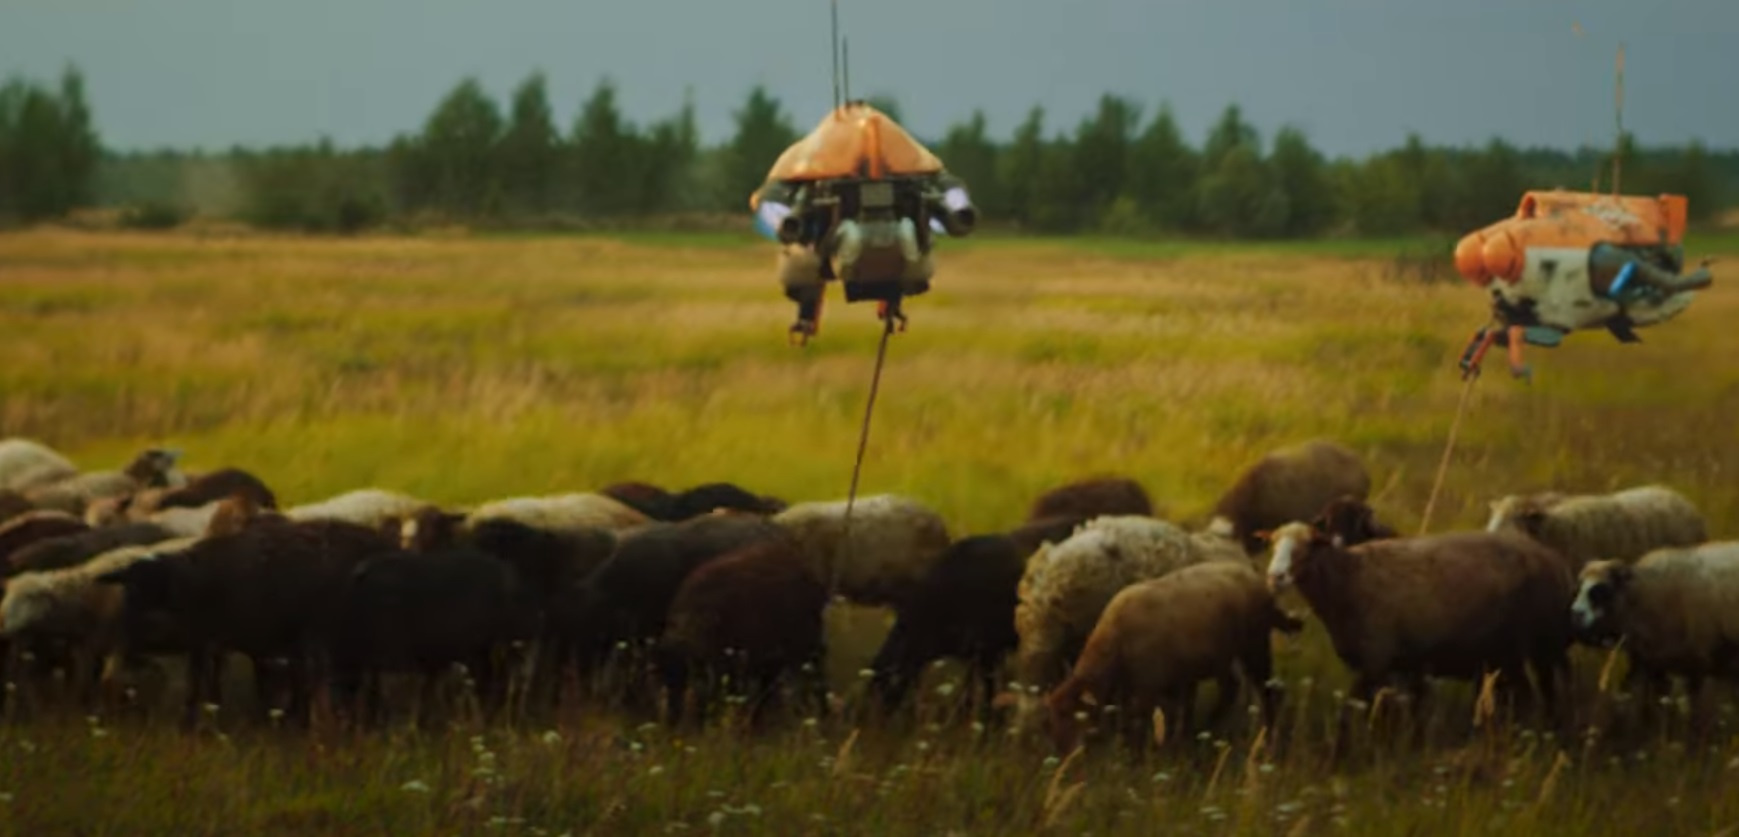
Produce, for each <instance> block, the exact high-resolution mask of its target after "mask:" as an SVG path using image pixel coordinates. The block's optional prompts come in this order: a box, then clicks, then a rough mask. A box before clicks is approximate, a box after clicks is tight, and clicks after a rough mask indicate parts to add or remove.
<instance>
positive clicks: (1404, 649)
mask: <svg viewBox="0 0 1739 837" xmlns="http://www.w3.org/2000/svg"><path fill="white" fill-rule="evenodd" d="M1272 541H1273V545H1274V556H1273V559H1272V561H1271V562H1270V564H1269V567H1268V583H1269V588H1270V589H1271V590H1273V591H1274V592H1275V593H1276V594H1279V593H1280V592H1282V591H1284V590H1286V589H1288V588H1293V587H1295V588H1297V590H1298V592H1299V593H1300V594H1301V595H1302V596H1303V598H1304V600H1305V601H1306V602H1307V603H1308V604H1309V606H1310V609H1311V611H1312V612H1313V613H1315V614H1316V617H1317V618H1318V619H1320V620H1321V621H1322V624H1323V627H1324V628H1325V629H1326V630H1327V631H1328V635H1329V639H1330V640H1331V641H1332V643H1333V645H1334V650H1335V654H1336V655H1337V656H1338V657H1339V658H1340V659H1341V661H1342V662H1343V663H1345V664H1346V666H1347V667H1348V668H1350V669H1352V670H1353V671H1354V673H1355V674H1356V679H1355V682H1354V684H1353V690H1352V692H1353V697H1354V698H1356V699H1358V700H1361V701H1367V702H1368V701H1370V700H1371V697H1372V696H1373V695H1374V694H1375V693H1376V690H1377V689H1378V688H1379V687H1381V686H1383V685H1386V683H1387V682H1388V680H1389V679H1390V677H1391V676H1395V675H1399V676H1402V677H1405V678H1406V679H1407V680H1408V681H1409V685H1410V686H1411V689H1412V692H1413V695H1414V697H1415V699H1416V700H1422V699H1423V698H1424V690H1425V680H1426V678H1427V677H1447V678H1456V679H1463V680H1471V679H1475V678H1478V677H1480V676H1482V675H1484V674H1486V673H1487V672H1488V671H1493V670H1495V671H1497V672H1498V673H1499V675H1500V680H1499V685H1500V686H1503V687H1504V688H1505V690H1506V691H1509V692H1511V693H1514V694H1517V695H1521V696H1525V695H1526V694H1528V671H1527V670H1528V668H1529V667H1531V668H1532V669H1533V673H1534V681H1535V682H1534V691H1537V692H1538V694H1539V696H1540V697H1542V698H1544V700H1545V702H1546V708H1547V712H1548V714H1549V715H1555V714H1556V710H1557V707H1556V705H1555V704H1556V700H1557V697H1556V696H1557V688H1556V687H1557V685H1558V683H1557V679H1556V678H1558V677H1560V676H1565V677H1567V676H1568V669H1569V657H1568V654H1569V645H1570V618H1569V607H1570V602H1571V599H1572V597H1573V596H1574V593H1575V588H1574V583H1573V579H1572V576H1571V573H1570V570H1569V567H1568V565H1567V563H1566V562H1565V561H1564V560H1563V558H1561V557H1560V556H1559V555H1557V554H1556V553H1555V552H1553V550H1552V549H1550V548H1549V547H1546V546H1544V545H1542V544H1540V543H1538V542H1537V541H1534V540H1531V539H1529V538H1527V537H1524V536H1522V535H1519V534H1516V533H1509V532H1504V533H1488V532H1448V533H1444V534H1439V535H1430V536H1421V537H1412V538H1392V539H1389V540H1379V541H1371V542H1369V543H1364V544H1360V545H1358V546H1352V547H1339V546H1336V545H1335V543H1334V539H1333V537H1332V536H1330V535H1329V534H1328V533H1326V532H1323V531H1321V530H1318V529H1314V528H1312V527H1311V526H1309V525H1308V524H1305V523H1298V522H1294V523H1288V524H1285V525H1284V526H1281V527H1280V528H1279V529H1277V530H1275V531H1274V533H1273V535H1272ZM1345 722H1346V718H1345V716H1344V715H1343V717H1342V723H1343V725H1344V724H1345ZM1343 729H1344V726H1343Z"/></svg>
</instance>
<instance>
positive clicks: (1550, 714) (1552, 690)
mask: <svg viewBox="0 0 1739 837" xmlns="http://www.w3.org/2000/svg"><path fill="white" fill-rule="evenodd" d="M1532 666H1533V671H1534V683H1535V687H1536V688H1537V689H1538V690H1539V693H1540V701H1541V703H1542V708H1543V710H1544V713H1545V720H1546V722H1547V723H1549V724H1552V725H1554V726H1556V727H1557V729H1558V733H1559V734H1560V735H1565V736H1567V735H1569V733H1570V732H1571V721H1572V720H1573V719H1571V718H1570V717H1569V713H1568V712H1567V709H1568V708H1569V707H1566V706H1564V705H1563V704H1562V703H1561V702H1560V699H1559V694H1558V686H1559V679H1560V678H1562V679H1563V680H1564V684H1563V685H1564V686H1565V688H1569V685H1570V683H1569V670H1570V659H1569V656H1568V655H1567V654H1565V653H1564V652H1563V651H1561V650H1558V649H1551V648H1547V649H1541V650H1540V651H1538V652H1536V653H1535V654H1534V658H1533V663H1532Z"/></svg>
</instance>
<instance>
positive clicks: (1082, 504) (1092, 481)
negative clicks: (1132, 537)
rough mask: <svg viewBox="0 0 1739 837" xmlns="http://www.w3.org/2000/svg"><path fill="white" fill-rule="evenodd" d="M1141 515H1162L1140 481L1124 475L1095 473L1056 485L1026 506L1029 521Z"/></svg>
mask: <svg viewBox="0 0 1739 837" xmlns="http://www.w3.org/2000/svg"><path fill="white" fill-rule="evenodd" d="M1101 515H1141V516H1144V517H1163V516H1164V515H1162V514H1156V513H1155V512H1154V509H1153V500H1152V499H1150V498H1149V497H1148V496H1147V489H1145V488H1142V487H1141V483H1139V482H1136V481H1135V480H1133V479H1130V478H1128V477H1118V476H1098V477H1089V478H1087V479H1083V480H1079V481H1076V482H1072V483H1068V484H1066V485H1060V486H1057V487H1056V488H1053V489H1051V490H1049V491H1046V492H1045V493H1043V494H1041V495H1039V497H1038V499H1037V500H1034V501H1033V504H1032V507H1031V508H1030V509H1028V510H1027V516H1026V519H1027V520H1029V521H1033V520H1043V519H1045V518H1051V517H1086V518H1094V517H1099V516H1101Z"/></svg>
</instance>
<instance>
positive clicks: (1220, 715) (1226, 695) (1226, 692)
mask: <svg viewBox="0 0 1739 837" xmlns="http://www.w3.org/2000/svg"><path fill="white" fill-rule="evenodd" d="M1241 686H1242V684H1241V683H1239V682H1238V678H1237V676H1236V675H1235V674H1233V673H1232V670H1231V669H1227V670H1225V671H1222V672H1220V674H1219V676H1218V677H1216V678H1214V693H1215V695H1214V705H1213V706H1212V707H1210V708H1209V709H1208V720H1207V724H1206V728H1207V729H1214V728H1216V727H1218V726H1219V725H1220V724H1222V723H1225V720H1226V715H1227V714H1229V713H1230V712H1231V711H1232V707H1233V706H1234V705H1236V704H1237V702H1238V693H1239V692H1240V691H1242V689H1241V688H1240V687H1241Z"/></svg>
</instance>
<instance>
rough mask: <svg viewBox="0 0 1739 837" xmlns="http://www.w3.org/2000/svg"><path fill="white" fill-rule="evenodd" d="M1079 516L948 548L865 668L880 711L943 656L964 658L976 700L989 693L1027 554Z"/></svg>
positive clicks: (1007, 645)
mask: <svg viewBox="0 0 1739 837" xmlns="http://www.w3.org/2000/svg"><path fill="white" fill-rule="evenodd" d="M1086 522H1087V518H1086V517H1084V516H1076V517H1067V516H1064V517H1051V518H1045V519H1041V520H1035V521H1032V522H1029V523H1026V524H1023V525H1022V526H1020V527H1019V528H1017V529H1015V530H1013V531H1011V532H1006V533H997V534H989V535H973V536H970V537H965V538H961V539H960V540H957V541H955V542H954V543H952V544H950V545H949V546H948V549H947V550H946V551H945V552H944V553H943V554H942V557H940V558H938V559H936V563H935V564H934V565H933V566H932V567H931V568H930V571H929V573H928V574H926V575H925V577H924V580H923V583H921V584H920V585H919V586H918V588H917V590H916V592H915V593H914V594H913V595H912V596H911V597H910V598H909V599H907V600H906V601H905V602H902V603H901V605H900V607H899V608H898V609H897V610H896V611H895V614H894V625H893V627H892V628H891V629H890V630H889V631H888V635H887V637H886V638H885V639H884V640H883V641H882V647H881V650H880V651H878V652H877V653H876V657H875V660H874V662H872V663H870V669H871V670H872V671H874V672H875V674H874V676H873V678H872V679H871V681H870V688H871V690H872V691H873V692H874V693H875V694H877V695H878V696H879V697H880V699H881V703H882V708H883V709H884V710H892V709H893V708H894V707H896V706H897V705H898V704H900V703H901V702H902V701H904V700H905V697H906V695H907V694H908V693H909V691H910V689H911V687H912V686H913V684H915V683H916V682H917V680H918V678H919V676H920V675H921V673H922V671H923V668H924V666H926V665H928V664H929V663H930V662H931V661H933V660H937V659H941V658H944V657H955V658H959V659H963V660H966V661H967V663H968V668H969V669H970V674H971V679H970V680H969V681H968V682H969V683H976V684H977V685H978V687H979V688H980V690H981V696H982V698H983V700H984V701H985V702H986V704H988V702H989V701H990V700H991V699H992V698H994V697H995V695H996V672H997V669H998V668H999V667H1000V666H1001V665H1002V661H1003V658H1005V657H1006V656H1008V654H1009V653H1010V652H1012V651H1014V649H1015V646H1016V645H1017V644H1018V643H1019V641H1020V637H1019V636H1018V635H1017V634H1016V633H1015V630H1014V610H1015V606H1016V605H1017V604H1018V603H1019V602H1020V596H1019V592H1018V588H1019V586H1020V579H1021V574H1022V573H1023V572H1025V570H1026V562H1027V558H1028V557H1029V556H1031V555H1032V554H1033V552H1035V551H1036V550H1037V549H1038V548H1039V547H1040V546H1041V545H1043V544H1045V543H1062V542H1063V541H1064V540H1067V539H1068V537H1069V536H1070V535H1071V534H1073V533H1074V531H1075V529H1076V528H1078V527H1079V526H1080V525H1081V524H1083V523H1086Z"/></svg>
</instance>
